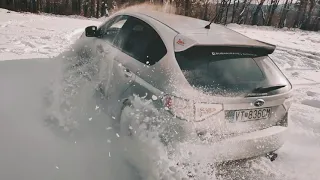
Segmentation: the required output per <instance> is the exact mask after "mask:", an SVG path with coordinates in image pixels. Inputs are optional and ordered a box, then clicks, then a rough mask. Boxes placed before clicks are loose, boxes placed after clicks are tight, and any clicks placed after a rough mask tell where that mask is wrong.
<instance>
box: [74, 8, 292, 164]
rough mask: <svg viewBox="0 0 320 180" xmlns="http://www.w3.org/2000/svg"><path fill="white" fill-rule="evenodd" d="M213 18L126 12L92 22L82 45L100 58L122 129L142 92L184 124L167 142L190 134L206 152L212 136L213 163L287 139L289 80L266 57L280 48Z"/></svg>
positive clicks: (109, 103)
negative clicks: (128, 110)
mask: <svg viewBox="0 0 320 180" xmlns="http://www.w3.org/2000/svg"><path fill="white" fill-rule="evenodd" d="M208 24H209V22H207V21H203V20H199V19H194V18H189V17H184V16H178V15H173V14H167V13H162V12H157V11H143V12H138V11H133V10H131V11H122V12H119V13H116V14H113V15H112V16H110V17H109V18H108V20H107V21H106V22H105V23H103V24H102V25H101V26H100V27H96V26H89V27H87V28H86V30H85V33H84V34H83V35H82V36H81V38H80V39H79V40H78V42H77V43H76V45H77V46H78V50H77V51H79V53H80V54H81V53H82V55H83V51H84V50H85V52H86V57H93V56H94V57H99V59H100V61H99V65H98V73H97V74H98V75H97V76H99V77H100V78H101V77H105V78H104V79H103V80H102V81H101V82H100V84H99V88H98V91H99V93H101V98H100V101H101V102H102V103H103V104H105V106H104V109H105V112H106V113H107V114H108V115H109V116H110V117H113V119H115V120H114V121H115V122H116V124H117V123H118V124H120V126H119V127H120V131H121V132H127V131H128V132H129V131H130V130H129V129H130V127H129V125H128V124H130V122H119V121H121V116H122V114H123V112H124V110H125V109H126V108H128V107H130V106H132V102H130V101H131V100H132V97H133V96H140V97H144V98H146V99H152V100H153V101H152V102H153V103H154V106H155V107H156V108H158V109H165V110H166V111H163V113H165V114H166V116H168V117H171V118H170V121H172V122H173V123H174V124H175V126H176V125H177V124H178V125H179V127H181V128H182V130H181V131H180V132H179V133H182V134H181V136H179V138H176V139H174V138H173V139H171V140H170V141H172V140H173V141H174V140H176V141H187V140H186V139H187V138H191V136H192V138H193V139H197V140H198V141H197V143H195V144H194V145H196V147H201V146H202V145H203V146H205V149H206V151H208V142H209V144H210V146H209V147H211V148H210V149H209V151H212V153H214V158H215V160H216V161H229V160H238V159H244V158H250V157H256V156H262V155H266V154H268V153H270V152H274V151H276V150H277V149H279V148H280V147H281V146H282V145H283V143H284V142H285V135H286V132H287V129H288V111H289V107H290V96H291V95H290V94H291V90H292V85H291V83H290V82H289V81H288V79H287V78H286V77H285V76H284V74H283V73H282V72H281V71H280V70H279V68H278V67H277V65H276V64H275V63H274V62H273V61H272V59H271V58H270V57H269V56H268V55H269V54H271V53H273V51H274V50H275V46H273V45H271V44H267V43H264V42H260V41H257V40H253V39H250V38H248V37H246V36H243V35H241V34H239V33H237V32H235V31H232V30H230V29H228V28H226V27H224V26H221V25H216V24H211V25H210V27H209V28H208V26H207V25H208ZM206 26H207V27H206ZM205 27H206V28H205ZM79 44H82V45H83V44H84V45H85V46H81V47H80V45H79ZM79 47H80V48H79ZM80 51H81V52H80ZM83 59H85V58H83ZM85 61H86V60H83V62H81V63H85ZM106 73H107V75H106ZM124 124H127V125H124ZM168 124H170V123H169V122H168ZM168 126H171V125H168ZM181 137H185V138H181ZM164 142H165V140H164ZM198 149H201V148H198Z"/></svg>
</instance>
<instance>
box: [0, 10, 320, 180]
mask: <svg viewBox="0 0 320 180" xmlns="http://www.w3.org/2000/svg"><path fill="white" fill-rule="evenodd" d="M99 23H100V22H98V21H93V20H84V19H76V18H67V17H53V16H43V15H42V16H40V15H32V14H20V13H15V12H11V13H7V10H4V9H0V61H3V62H0V84H1V88H0V128H1V129H0V178H1V179H26V180H31V179H32V180H34V179H68V180H81V179H84V180H85V179H107V180H113V179H128V178H129V177H130V178H129V179H132V174H135V173H134V172H132V173H124V172H131V171H132V168H130V167H127V166H124V164H125V163H124V162H122V159H121V158H120V157H121V154H117V153H115V154H113V152H116V151H117V150H116V149H115V147H116V146H114V147H110V146H108V143H109V139H108V141H107V140H106V139H104V137H109V136H112V135H110V134H108V133H109V132H108V131H106V129H105V127H107V126H108V124H100V123H98V122H97V121H94V120H95V119H103V118H104V117H100V116H99V114H97V113H94V112H95V107H94V103H93V102H90V99H89V98H87V99H86V98H83V99H81V100H82V101H80V102H79V103H80V104H81V103H83V104H84V105H81V108H82V110H83V109H86V110H87V111H88V112H86V115H87V117H84V118H78V121H79V122H78V123H79V124H80V127H82V128H83V129H82V130H83V133H82V134H80V135H79V134H77V135H74V136H71V137H69V136H68V138H66V137H67V136H65V134H64V133H61V132H60V131H59V130H57V129H54V128H52V127H51V126H50V127H49V126H48V124H47V123H46V121H44V119H45V116H46V114H45V111H46V110H48V109H47V108H46V107H45V106H44V102H43V101H44V97H45V96H46V93H47V88H48V87H51V82H52V81H53V80H55V79H56V76H57V74H58V72H59V69H58V68H59V62H58V61H52V59H51V60H49V59H34V58H48V57H53V56H56V55H58V54H59V53H60V52H62V51H63V50H64V49H65V48H67V47H68V46H69V45H70V43H72V42H73V41H74V40H75V39H76V38H77V37H78V36H79V35H80V33H81V32H82V31H83V29H84V28H85V27H86V26H88V25H92V24H95V25H97V24H99ZM229 27H230V28H232V29H234V30H236V31H238V32H240V33H243V34H245V35H248V36H250V37H253V38H256V39H259V40H262V41H266V42H269V43H273V44H276V45H277V46H278V48H277V50H276V51H275V53H274V54H273V55H272V56H271V57H272V58H273V59H274V60H275V62H276V63H277V64H278V65H279V67H280V68H281V69H282V70H283V72H284V73H285V74H286V76H287V77H288V78H289V79H290V81H291V82H292V83H293V84H294V88H295V91H294V104H293V106H292V109H291V116H290V118H291V119H292V123H291V129H290V138H289V140H288V142H287V143H286V144H285V145H284V146H283V147H282V148H281V149H280V150H279V151H278V153H279V158H278V159H277V160H276V161H274V162H272V163H271V162H269V161H268V160H267V159H265V158H258V159H255V160H250V161H246V162H242V163H241V165H240V166H237V165H234V164H233V165H226V167H221V168H218V169H217V170H216V171H217V172H216V174H217V178H219V177H220V176H219V174H221V179H242V178H243V179H297V180H318V179H320V166H319V162H320V33H319V32H306V31H300V30H277V29H273V28H270V27H250V26H239V25H233V24H232V25H229ZM31 58H33V59H32V60H19V59H31ZM5 60H12V61H5ZM54 91H55V89H51V92H53V93H54ZM84 102H85V103H84ZM91 106H92V107H91ZM88 107H89V108H88ZM90 113H91V114H90ZM90 118H93V120H92V121H91V120H88V119H90ZM59 123H63V122H61V121H60V122H59ZM90 123H91V124H90ZM89 124H90V125H89ZM100 127H102V129H103V130H102V129H100ZM100 130H101V131H100ZM93 132H94V133H93ZM114 138H116V137H114ZM110 141H113V140H112V138H110ZM110 152H112V154H111V155H110V154H109V153H110ZM109 155H110V156H111V157H118V158H117V159H118V160H117V161H115V160H114V159H113V160H112V158H110V157H109ZM111 174H112V175H111Z"/></svg>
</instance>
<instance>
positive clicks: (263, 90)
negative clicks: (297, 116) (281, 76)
mask: <svg viewBox="0 0 320 180" xmlns="http://www.w3.org/2000/svg"><path fill="white" fill-rule="evenodd" d="M286 86H287V85H274V86H267V87H257V88H255V89H254V90H253V91H252V92H253V93H267V92H270V91H273V90H277V89H280V88H283V87H286Z"/></svg>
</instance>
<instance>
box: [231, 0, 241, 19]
mask: <svg viewBox="0 0 320 180" xmlns="http://www.w3.org/2000/svg"><path fill="white" fill-rule="evenodd" d="M236 1H237V3H236ZM239 4H240V0H233V6H232V17H231V23H234V20H235V16H236V13H237V9H238V8H239Z"/></svg>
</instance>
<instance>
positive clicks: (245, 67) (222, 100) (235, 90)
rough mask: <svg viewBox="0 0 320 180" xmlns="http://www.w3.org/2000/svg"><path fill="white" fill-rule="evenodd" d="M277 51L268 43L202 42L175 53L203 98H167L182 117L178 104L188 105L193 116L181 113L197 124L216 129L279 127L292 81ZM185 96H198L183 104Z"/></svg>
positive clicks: (236, 130)
mask: <svg viewBox="0 0 320 180" xmlns="http://www.w3.org/2000/svg"><path fill="white" fill-rule="evenodd" d="M272 52H273V50H270V49H266V48H265V47H252V46H251V47H250V46H228V47H227V46H197V45H196V46H192V47H190V48H188V49H185V50H183V51H179V52H176V53H175V57H176V60H177V62H178V64H179V66H180V68H181V70H182V72H183V75H184V77H185V78H186V80H187V81H188V82H189V84H190V85H191V86H192V88H193V89H195V90H196V91H198V92H199V98H197V97H196V98H191V97H188V98H186V97H180V98H178V97H173V98H170V99H169V101H168V100H167V101H166V103H167V104H168V102H169V106H170V107H173V106H176V108H175V109H174V108H171V109H172V110H173V113H174V114H178V116H179V110H177V109H179V107H180V109H183V110H181V112H182V111H185V112H187V114H188V115H187V116H184V117H183V115H180V118H182V119H186V120H190V121H196V122H197V123H193V124H194V126H195V127H197V128H198V129H199V130H200V131H201V129H203V130H205V129H206V130H205V131H207V130H208V129H210V133H211V134H212V133H213V134H218V135H227V136H230V135H236V134H239V133H245V132H251V131H256V130H260V129H265V128H268V127H270V126H274V125H276V124H277V123H278V122H279V121H280V120H281V119H283V118H285V117H286V115H287V108H286V106H284V103H285V101H286V99H287V98H288V97H289V96H290V93H289V92H290V90H291V89H292V86H291V84H290V82H289V81H288V80H287V78H286V77H285V76H284V74H283V73H282V72H281V71H280V70H279V68H278V67H277V65H276V64H275V63H274V62H273V61H272V60H271V59H270V58H269V57H268V54H269V53H272ZM200 94H205V98H201V97H200ZM183 99H193V100H191V101H188V100H186V101H188V103H185V104H187V105H181V104H183V103H182V101H183ZM174 102H176V104H179V105H176V104H175V103H174ZM177 102H178V103H177ZM177 107H178V108H177ZM191 109H192V110H191ZM181 112H180V114H182V113H181ZM186 117H187V118H186ZM188 117H189V119H188ZM190 117H191V118H190Z"/></svg>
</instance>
